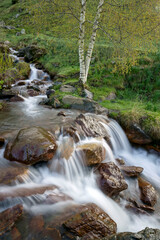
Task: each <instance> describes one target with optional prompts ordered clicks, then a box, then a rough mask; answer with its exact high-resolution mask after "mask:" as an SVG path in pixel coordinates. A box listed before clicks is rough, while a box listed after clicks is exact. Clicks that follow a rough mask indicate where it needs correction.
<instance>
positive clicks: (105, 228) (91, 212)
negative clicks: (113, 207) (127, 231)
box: [64, 204, 117, 240]
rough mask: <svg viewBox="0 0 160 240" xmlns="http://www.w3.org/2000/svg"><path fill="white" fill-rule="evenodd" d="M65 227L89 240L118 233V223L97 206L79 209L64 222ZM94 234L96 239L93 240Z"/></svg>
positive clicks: (92, 205)
mask: <svg viewBox="0 0 160 240" xmlns="http://www.w3.org/2000/svg"><path fill="white" fill-rule="evenodd" d="M64 226H65V227H66V228H67V229H69V231H71V232H72V233H74V234H75V235H76V236H79V237H84V238H83V239H88V240H89V239H102V238H103V237H106V236H110V235H111V234H114V233H116V231H117V226H116V223H115V222H114V221H113V220H112V219H111V218H110V217H109V216H108V214H107V213H105V212H104V211H103V210H102V209H100V208H99V207H98V206H96V205H95V204H87V205H85V206H83V207H81V208H79V210H78V212H77V213H75V214H73V215H72V216H71V217H70V218H69V219H68V220H67V221H65V222H64ZM93 234H94V238H91V237H90V236H93ZM86 237H87V238H86Z"/></svg>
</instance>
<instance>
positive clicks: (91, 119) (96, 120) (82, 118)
mask: <svg viewBox="0 0 160 240" xmlns="http://www.w3.org/2000/svg"><path fill="white" fill-rule="evenodd" d="M75 123H76V126H77V129H79V130H78V132H79V134H80V135H82V136H86V137H103V138H105V139H106V140H109V138H110V137H109V134H108V131H107V130H106V128H105V127H104V125H103V124H107V123H109V119H108V118H107V117H102V116H101V117H99V116H96V115H92V114H80V115H79V116H78V117H77V118H76V120H75Z"/></svg>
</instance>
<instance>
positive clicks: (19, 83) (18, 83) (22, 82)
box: [16, 81, 26, 86]
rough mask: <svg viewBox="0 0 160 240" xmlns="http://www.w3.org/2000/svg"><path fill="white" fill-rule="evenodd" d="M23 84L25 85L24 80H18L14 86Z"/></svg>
mask: <svg viewBox="0 0 160 240" xmlns="http://www.w3.org/2000/svg"><path fill="white" fill-rule="evenodd" d="M24 85H26V82H24V81H18V82H17V83H16V86H24Z"/></svg>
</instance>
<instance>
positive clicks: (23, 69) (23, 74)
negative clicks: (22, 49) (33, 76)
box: [16, 62, 30, 80]
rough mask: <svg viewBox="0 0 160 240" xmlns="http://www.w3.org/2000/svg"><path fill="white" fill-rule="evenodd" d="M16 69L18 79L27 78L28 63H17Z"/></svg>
mask: <svg viewBox="0 0 160 240" xmlns="http://www.w3.org/2000/svg"><path fill="white" fill-rule="evenodd" d="M16 68H17V69H18V71H19V76H20V78H21V79H22V80H23V79H26V78H28V77H29V74H30V65H29V64H28V63H26V62H19V63H17V65H16Z"/></svg>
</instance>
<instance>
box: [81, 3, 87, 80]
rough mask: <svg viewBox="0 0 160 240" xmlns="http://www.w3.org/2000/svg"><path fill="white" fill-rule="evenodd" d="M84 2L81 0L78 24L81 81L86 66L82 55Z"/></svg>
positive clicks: (84, 78) (84, 16) (84, 76)
mask: <svg viewBox="0 0 160 240" xmlns="http://www.w3.org/2000/svg"><path fill="white" fill-rule="evenodd" d="M86 4H87V0H81V14H80V26H79V64H80V81H81V82H83V83H85V82H86V67H85V55H84V54H85V53H84V37H85V18H86Z"/></svg>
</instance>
